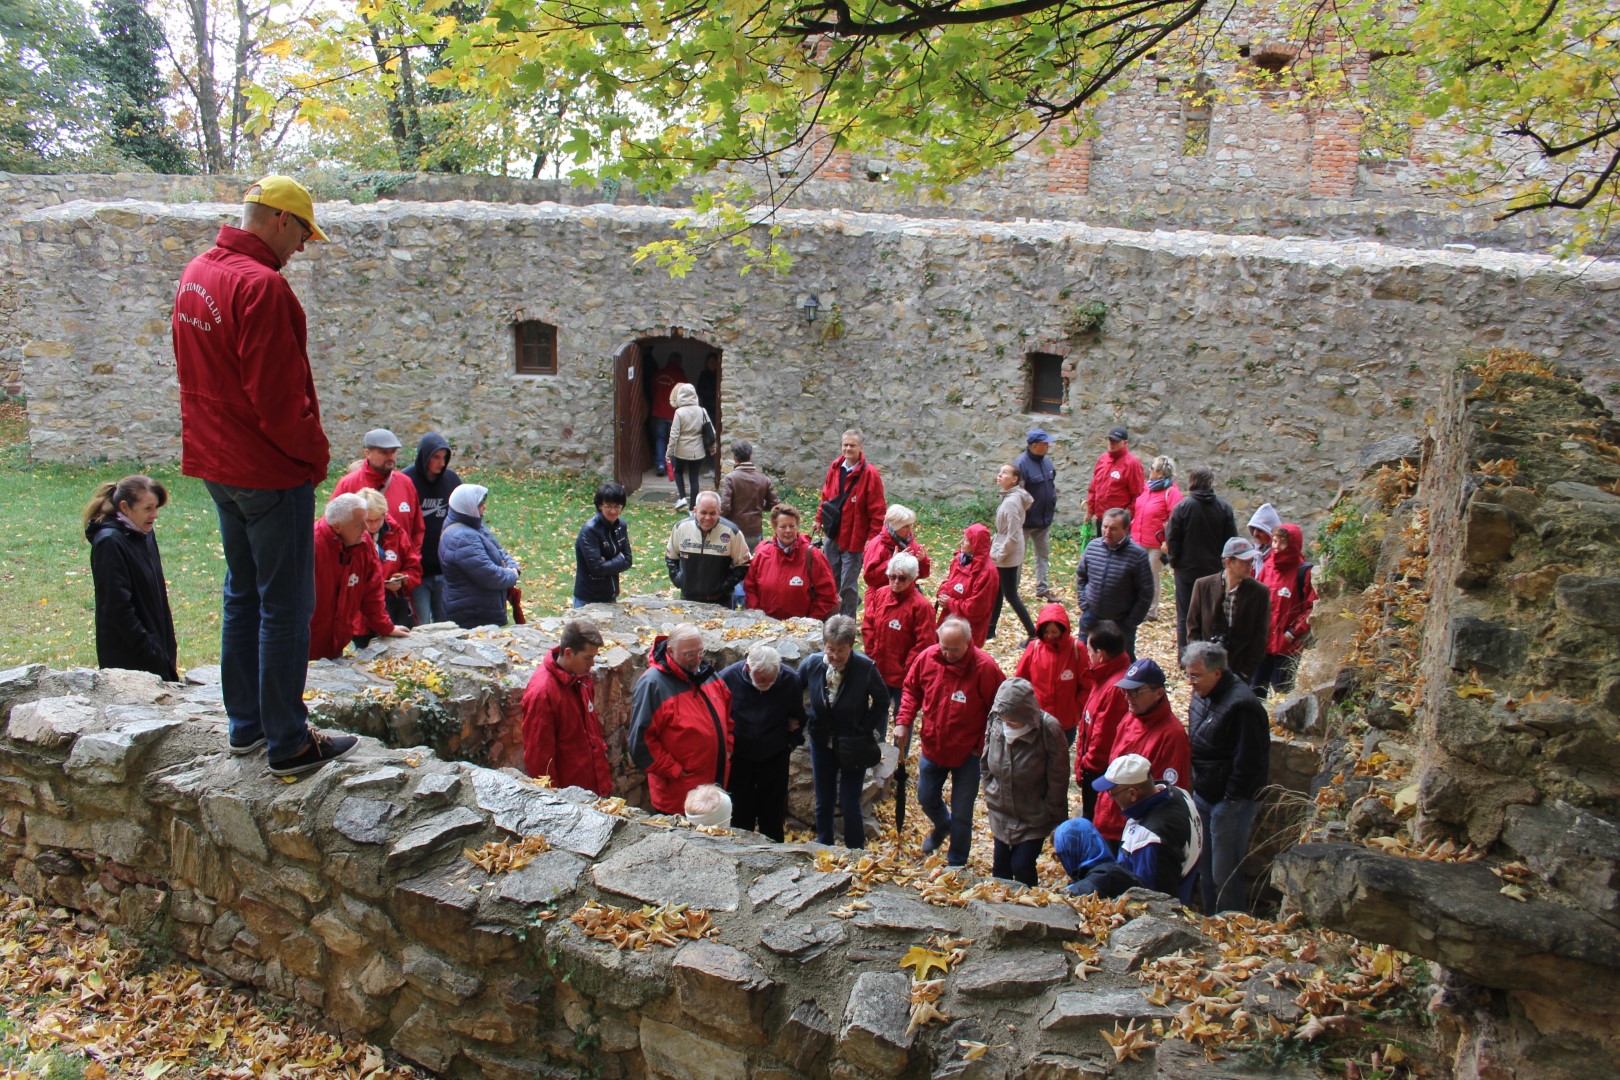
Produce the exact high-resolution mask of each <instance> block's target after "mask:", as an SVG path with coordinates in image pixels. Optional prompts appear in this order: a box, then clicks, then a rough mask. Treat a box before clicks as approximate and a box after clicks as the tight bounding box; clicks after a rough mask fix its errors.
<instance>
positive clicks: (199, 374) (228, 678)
mask: <svg viewBox="0 0 1620 1080" xmlns="http://www.w3.org/2000/svg"><path fill="white" fill-rule="evenodd" d="M325 239H326V234H325V233H324V232H322V231H321V229H320V226H318V225H317V224H315V205H314V202H313V201H312V200H311V199H310V197H309V192H308V191H306V190H305V189H304V186H303V185H302V184H300V183H298V182H297V181H296V180H294V179H292V178H291V177H287V176H267V177H265V178H264V179H263V180H260V181H259V182H258V183H257V184H254V185H253V186H252V187H250V188H248V190H247V193H246V194H245V195H244V196H243V200H242V220H241V227H240V228H237V227H235V226H231V225H222V226H220V229H219V236H218V237H217V238H216V239H215V241H214V246H213V247H212V248H210V249H209V250H207V251H205V252H203V253H202V254H201V255H199V256H197V257H196V258H195V259H193V260H191V262H190V264H189V265H187V267H186V270H185V273H184V274H183V275H182V276H181V278H180V288H179V291H178V292H177V293H176V294H175V300H174V317H173V320H172V333H173V338H174V359H175V368H176V373H177V375H178V376H179V381H180V445H181V457H180V468H181V471H182V472H184V473H185V474H186V475H187V476H195V477H198V478H200V479H202V480H203V481H205V482H206V484H207V487H208V493H209V494H210V495H211V496H212V497H213V499H214V505H215V508H216V509H217V511H218V513H219V534H220V540H221V542H222V545H223V547H224V549H225V603H224V627H223V629H222V630H221V632H220V684H221V685H220V688H221V690H222V691H223V694H224V698H225V712H226V714H227V716H229V718H230V735H229V746H230V751H231V753H232V754H236V755H244V756H245V755H247V754H252V753H255V752H256V751H258V750H259V748H260V747H263V746H265V745H266V743H268V744H269V758H270V771H271V772H272V773H274V774H275V775H277V776H297V775H299V774H301V773H306V772H309V771H311V770H313V769H318V768H320V767H321V766H322V765H324V764H326V763H327V762H328V761H334V760H336V759H337V758H340V757H343V756H345V755H346V754H348V753H349V752H351V751H352V750H353V749H354V746H355V740H354V738H353V737H352V736H327V735H325V734H323V733H321V732H318V731H316V730H315V729H314V728H312V727H310V726H309V712H308V710H307V709H306V708H305V707H304V700H303V698H304V677H305V674H306V672H307V670H308V658H309V620H310V616H311V614H312V609H313V607H314V600H315V551H314V542H313V537H314V533H313V530H312V528H311V523H312V522H313V520H314V517H315V485H316V484H319V483H320V482H321V481H322V480H325V479H326V467H327V464H328V461H329V459H330V457H331V454H330V450H329V448H328V445H327V441H326V432H325V431H323V430H322V428H321V409H320V403H319V402H318V401H316V399H315V378H314V375H313V374H312V373H311V371H310V366H309V354H308V352H307V351H306V347H305V346H306V331H305V323H304V309H303V306H302V305H300V304H299V302H298V297H297V296H296V295H294V294H293V290H292V286H291V285H289V284H288V283H287V279H286V278H284V277H282V275H281V272H280V271H281V268H282V267H284V266H286V265H287V261H288V260H289V259H291V258H292V257H293V255H294V254H295V253H297V252H300V251H302V250H304V244H305V243H307V242H309V241H311V240H325Z"/></svg>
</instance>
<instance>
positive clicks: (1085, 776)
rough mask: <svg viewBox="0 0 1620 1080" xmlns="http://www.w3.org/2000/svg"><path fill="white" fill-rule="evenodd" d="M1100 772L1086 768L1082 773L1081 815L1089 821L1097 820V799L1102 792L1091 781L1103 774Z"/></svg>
mask: <svg viewBox="0 0 1620 1080" xmlns="http://www.w3.org/2000/svg"><path fill="white" fill-rule="evenodd" d="M1101 775H1102V773H1100V772H1092V771H1091V770H1090V769H1085V770H1083V771H1082V772H1081V773H1080V816H1081V817H1083V818H1085V819H1086V820H1087V821H1095V820H1097V800H1098V798H1100V797H1101V793H1100V792H1098V791H1097V789H1096V788H1094V787H1092V786H1091V782H1092V781H1093V780H1095V779H1097V777H1099V776H1101Z"/></svg>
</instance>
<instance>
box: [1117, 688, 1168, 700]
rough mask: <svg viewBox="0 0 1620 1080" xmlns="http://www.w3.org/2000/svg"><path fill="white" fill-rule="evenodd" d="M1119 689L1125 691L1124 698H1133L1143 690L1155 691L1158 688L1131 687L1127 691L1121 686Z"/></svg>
mask: <svg viewBox="0 0 1620 1080" xmlns="http://www.w3.org/2000/svg"><path fill="white" fill-rule="evenodd" d="M1120 689H1121V690H1125V696H1126V697H1135V696H1136V695H1137V694H1140V693H1141V692H1142V691H1144V690H1157V689H1159V687H1157V686H1133V687H1131V688H1130V689H1129V690H1126V689H1125V687H1123V686H1122V687H1120Z"/></svg>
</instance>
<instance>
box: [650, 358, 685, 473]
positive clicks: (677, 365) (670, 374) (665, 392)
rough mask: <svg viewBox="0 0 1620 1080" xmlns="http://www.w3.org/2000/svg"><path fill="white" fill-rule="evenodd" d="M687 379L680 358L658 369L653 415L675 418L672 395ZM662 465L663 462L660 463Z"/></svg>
mask: <svg viewBox="0 0 1620 1080" xmlns="http://www.w3.org/2000/svg"><path fill="white" fill-rule="evenodd" d="M685 381H686V372H685V371H684V370H682V368H681V362H680V361H679V360H673V361H671V362H669V363H667V364H665V365H664V366H663V367H661V368H659V369H658V373H657V374H655V375H654V376H653V379H652V402H651V403H650V408H651V409H652V414H653V416H655V417H657V418H658V419H660V420H673V419H674V418H675V403H674V402H673V401H671V400H670V395H671V394H672V393H674V392H675V388H676V387H677V386H679V385H681V383H683V382H685ZM659 464H660V465H662V462H660V463H659Z"/></svg>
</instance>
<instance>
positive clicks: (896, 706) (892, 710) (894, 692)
mask: <svg viewBox="0 0 1620 1080" xmlns="http://www.w3.org/2000/svg"><path fill="white" fill-rule="evenodd" d="M883 685H884V686H888V687H889V715H888V716H887V717H886V719H885V722H884V724H883V730H882V731H880V732H878V742H883V741H885V740H886V739H888V737H889V725H890V724H892V723H894V718H895V716H896V715H897V714H898V713H899V712H900V696H901V694H903V693H904V692H905V687H903V686H889V684H888V683H884V684H883Z"/></svg>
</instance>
